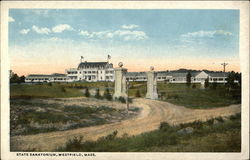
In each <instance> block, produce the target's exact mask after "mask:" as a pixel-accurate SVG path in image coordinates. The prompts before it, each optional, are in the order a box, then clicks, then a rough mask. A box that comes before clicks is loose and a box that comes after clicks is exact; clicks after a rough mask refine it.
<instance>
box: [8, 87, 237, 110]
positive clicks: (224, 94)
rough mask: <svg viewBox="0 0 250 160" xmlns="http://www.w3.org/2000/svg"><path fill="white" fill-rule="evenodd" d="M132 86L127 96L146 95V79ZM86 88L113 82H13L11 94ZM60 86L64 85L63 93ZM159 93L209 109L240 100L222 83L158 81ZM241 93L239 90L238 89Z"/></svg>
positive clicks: (59, 94)
mask: <svg viewBox="0 0 250 160" xmlns="http://www.w3.org/2000/svg"><path fill="white" fill-rule="evenodd" d="M131 84H132V87H130V89H129V95H130V96H132V97H135V95H136V92H137V90H139V91H140V95H141V97H145V95H146V92H147V89H146V82H131ZM85 87H88V88H89V89H91V88H93V89H95V88H99V89H100V90H102V91H103V90H104V89H105V88H106V87H109V88H111V89H110V92H111V93H112V92H113V90H112V88H113V87H114V83H113V82H90V83H89V82H85V83H84V82H78V83H60V84H57V83H53V85H52V86H49V85H48V84H41V85H38V84H35V85H13V86H11V87H10V94H11V97H20V96H23V97H25V96H26V97H51V98H56V97H78V96H83V93H81V91H80V89H82V88H85ZM62 88H65V90H66V91H65V92H64V91H63V89H62ZM157 88H158V93H162V92H164V93H165V95H164V96H163V97H162V98H161V99H162V100H164V101H167V102H170V103H173V104H177V105H183V106H186V107H191V108H211V107H221V106H227V105H230V104H235V103H239V100H237V99H234V98H232V95H231V94H229V93H228V91H227V90H226V89H225V87H224V86H222V85H218V87H217V89H216V90H215V89H210V88H209V89H200V88H199V85H196V88H192V87H187V86H186V85H185V84H164V82H158V84H157ZM238 92H240V90H239V91H238Z"/></svg>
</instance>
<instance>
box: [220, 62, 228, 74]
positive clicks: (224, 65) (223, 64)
mask: <svg viewBox="0 0 250 160" xmlns="http://www.w3.org/2000/svg"><path fill="white" fill-rule="evenodd" d="M221 65H222V66H223V72H224V73H225V71H226V66H227V65H228V63H225V62H224V63H221Z"/></svg>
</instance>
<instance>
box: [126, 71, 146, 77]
mask: <svg viewBox="0 0 250 160" xmlns="http://www.w3.org/2000/svg"><path fill="white" fill-rule="evenodd" d="M126 76H127V77H131V76H134V77H140V76H146V73H145V72H127V73H126Z"/></svg>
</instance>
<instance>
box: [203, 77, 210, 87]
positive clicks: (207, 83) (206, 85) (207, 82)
mask: <svg viewBox="0 0 250 160" xmlns="http://www.w3.org/2000/svg"><path fill="white" fill-rule="evenodd" d="M204 87H205V88H208V87H209V78H208V77H207V79H206V80H205V86H204Z"/></svg>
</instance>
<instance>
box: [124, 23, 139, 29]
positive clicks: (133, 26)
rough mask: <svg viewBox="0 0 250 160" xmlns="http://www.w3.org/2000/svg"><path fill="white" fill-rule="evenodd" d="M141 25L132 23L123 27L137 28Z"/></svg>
mask: <svg viewBox="0 0 250 160" xmlns="http://www.w3.org/2000/svg"><path fill="white" fill-rule="evenodd" d="M138 27H139V26H138V25H136V24H130V25H123V26H122V28H123V29H135V28H138Z"/></svg>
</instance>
